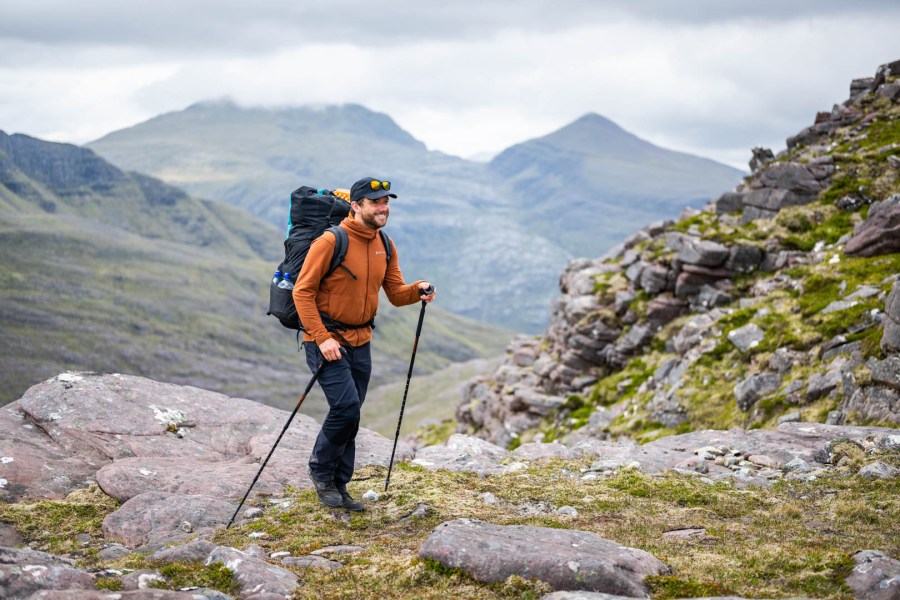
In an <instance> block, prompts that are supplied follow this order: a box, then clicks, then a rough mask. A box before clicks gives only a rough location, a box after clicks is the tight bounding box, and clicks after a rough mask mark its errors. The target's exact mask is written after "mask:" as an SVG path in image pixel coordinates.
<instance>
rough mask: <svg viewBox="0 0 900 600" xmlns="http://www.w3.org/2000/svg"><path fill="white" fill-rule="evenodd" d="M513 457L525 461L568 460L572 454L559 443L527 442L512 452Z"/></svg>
mask: <svg viewBox="0 0 900 600" xmlns="http://www.w3.org/2000/svg"><path fill="white" fill-rule="evenodd" d="M512 453H513V456H515V457H516V458H522V459H525V460H544V459H561V460H569V459H571V458H572V457H573V453H572V451H571V450H569V448H568V447H567V446H564V445H563V444H559V443H550V444H543V443H539V442H529V443H527V444H522V445H521V446H519V447H518V448H516V449H515V450H513V452H512Z"/></svg>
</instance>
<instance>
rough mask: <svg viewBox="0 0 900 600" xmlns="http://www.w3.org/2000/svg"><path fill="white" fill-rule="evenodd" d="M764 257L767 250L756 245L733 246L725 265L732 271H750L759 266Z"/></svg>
mask: <svg viewBox="0 0 900 600" xmlns="http://www.w3.org/2000/svg"><path fill="white" fill-rule="evenodd" d="M764 257H765V252H764V251H763V250H762V249H761V248H757V247H756V246H732V247H731V249H730V250H729V251H728V259H727V260H726V261H725V265H724V266H725V268H726V269H728V270H730V271H736V272H738V273H749V272H751V271H755V270H756V269H758V268H759V265H760V264H762V261H763V258H764Z"/></svg>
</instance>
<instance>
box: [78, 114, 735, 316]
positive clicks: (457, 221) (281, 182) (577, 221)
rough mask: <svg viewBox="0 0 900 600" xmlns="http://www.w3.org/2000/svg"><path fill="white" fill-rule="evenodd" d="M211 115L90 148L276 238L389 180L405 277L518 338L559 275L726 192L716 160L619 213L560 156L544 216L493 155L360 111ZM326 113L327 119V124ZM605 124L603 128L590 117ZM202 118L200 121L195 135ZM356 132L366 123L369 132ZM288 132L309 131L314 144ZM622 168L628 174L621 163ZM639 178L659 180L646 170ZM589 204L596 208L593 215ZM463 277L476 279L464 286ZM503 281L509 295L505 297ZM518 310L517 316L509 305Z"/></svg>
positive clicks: (544, 166) (542, 311)
mask: <svg viewBox="0 0 900 600" xmlns="http://www.w3.org/2000/svg"><path fill="white" fill-rule="evenodd" d="M209 106H211V105H207V104H204V103H200V104H195V105H192V107H191V109H190V110H188V111H179V112H176V113H169V114H167V115H163V116H161V117H157V118H156V119H153V120H151V121H148V122H145V123H142V124H139V125H136V126H134V127H132V128H128V129H125V130H120V131H118V132H113V133H110V134H108V135H106V136H104V137H103V138H101V139H100V140H97V141H95V142H92V143H90V144H88V147H90V148H92V149H94V150H96V151H98V152H99V153H100V154H101V155H103V156H105V157H106V158H107V159H109V160H110V161H111V162H113V163H114V164H119V165H122V166H123V167H125V168H127V169H130V170H137V171H141V172H145V173H148V174H150V175H153V176H156V177H160V178H161V179H163V180H167V181H171V182H173V183H177V184H178V185H181V186H183V187H184V188H185V189H186V190H188V191H189V192H190V193H192V194H195V195H198V196H201V197H205V198H212V199H214V200H218V201H222V202H225V203H229V204H234V205H237V206H241V207H243V208H245V209H247V210H249V211H250V212H252V213H254V214H256V215H258V216H262V217H263V218H265V219H266V220H268V221H270V222H272V223H274V224H276V225H278V226H280V227H284V225H285V223H286V218H287V211H286V209H285V207H286V206H287V197H288V195H289V193H290V191H291V190H292V189H295V188H296V187H298V186H299V185H301V184H306V185H314V186H317V187H349V185H350V182H352V181H354V180H356V179H358V178H359V177H360V176H362V175H366V174H369V175H378V174H382V175H379V176H381V177H385V178H389V179H390V180H391V181H392V182H393V184H394V188H395V190H396V191H397V193H398V195H399V198H398V199H397V201H396V202H395V203H394V204H395V205H396V206H397V208H396V210H395V213H394V214H393V215H392V217H391V222H390V223H389V225H388V228H389V229H390V231H391V235H392V237H394V239H395V240H396V241H397V242H398V244H399V246H400V247H401V248H416V251H415V252H413V253H410V252H408V251H407V252H406V253H405V254H404V265H405V268H409V269H410V271H411V272H417V273H428V277H429V278H430V279H433V280H435V281H436V282H437V283H439V284H440V287H441V290H442V304H443V305H444V306H446V307H447V308H448V309H449V310H451V311H452V312H455V313H457V314H461V315H464V316H467V317H472V318H477V319H487V320H488V321H490V322H492V323H497V324H499V325H502V326H505V327H507V328H510V329H515V330H519V331H522V330H525V331H534V330H537V329H538V328H540V327H542V326H543V325H544V323H545V320H546V306H547V304H548V303H549V302H550V301H551V299H552V296H553V293H554V286H555V281H556V276H557V274H558V273H559V270H560V269H561V268H562V267H563V266H564V264H565V262H566V261H567V260H568V259H570V258H571V257H572V256H578V255H584V253H585V252H587V251H588V249H593V250H595V251H600V250H602V249H605V248H606V247H608V246H609V245H612V244H613V243H615V242H617V241H620V240H621V239H622V238H624V236H625V235H626V233H625V232H626V231H630V230H632V229H633V228H634V227H635V226H639V225H640V224H642V223H645V222H649V221H652V220H655V219H656V218H659V217H660V216H666V215H669V216H672V215H674V214H677V212H678V211H680V210H681V209H682V208H683V206H684V203H685V202H694V203H695V204H698V205H699V204H702V202H706V201H708V199H709V198H711V197H712V196H713V195H714V194H715V193H718V192H719V191H721V189H722V186H721V185H719V184H718V183H707V182H705V179H706V178H705V176H704V175H703V172H702V171H703V170H704V169H713V167H711V166H710V165H709V163H707V162H702V165H703V168H702V169H701V170H700V171H697V170H696V169H694V170H691V169H687V170H685V169H682V170H679V169H677V168H672V169H668V175H666V176H665V177H662V178H661V180H660V182H659V183H658V184H656V183H654V184H653V185H654V186H655V190H656V191H655V192H654V194H656V196H657V198H656V201H655V202H654V203H652V204H650V203H648V204H647V206H645V207H643V208H642V209H641V210H633V209H632V208H630V207H628V206H619V205H617V202H618V204H622V203H623V202H624V200H622V197H623V196H624V192H623V191H622V190H623V189H625V188H626V187H627V186H626V185H625V184H621V185H619V186H618V188H619V191H615V192H609V193H606V192H604V193H600V192H599V191H597V190H598V189H599V188H598V187H597V186H601V187H602V185H605V183H604V181H603V177H600V176H594V177H585V176H583V175H582V174H581V171H585V170H586V171H588V172H590V171H592V170H594V169H595V165H594V164H593V163H591V162H589V159H590V158H591V156H590V153H584V152H581V153H577V152H576V153H575V154H571V153H569V152H567V151H564V149H562V148H561V147H559V145H556V146H548V147H546V148H543V149H542V150H541V151H540V152H538V154H539V155H540V157H542V158H546V160H545V162H544V163H539V164H538V166H539V167H540V168H538V169H537V171H539V172H538V173H536V174H535V177H536V178H537V179H539V180H543V181H547V180H550V179H553V178H554V177H557V178H559V179H560V181H559V182H558V183H556V184H555V185H554V186H551V187H548V188H547V190H546V193H545V194H543V197H542V198H541V202H540V207H539V208H536V207H531V206H528V204H527V203H526V204H523V203H521V201H520V199H521V197H522V196H523V190H521V189H517V187H516V186H515V185H512V184H514V183H515V182H510V181H507V180H506V179H504V177H503V176H502V174H501V173H498V172H497V169H496V168H492V167H491V166H490V165H491V164H493V165H495V166H496V164H497V162H496V161H497V158H495V159H494V161H492V162H491V163H490V164H484V163H477V162H472V161H467V160H465V159H462V158H459V157H454V156H450V155H447V154H444V153H441V152H437V151H429V150H428V149H427V148H426V147H425V146H424V144H421V142H418V141H417V140H414V138H412V136H409V134H405V132H404V133H403V134H400V133H398V129H399V128H398V127H397V126H396V123H394V122H393V121H392V120H390V118H389V117H388V116H386V115H383V114H381V113H375V112H373V111H370V110H369V109H367V108H365V107H361V106H359V105H350V106H349V107H348V106H332V107H328V108H322V107H318V108H316V109H311V108H309V107H294V108H289V109H287V108H282V109H277V108H269V109H245V108H241V107H238V106H237V105H235V104H234V103H228V104H226V105H224V108H223V107H222V106H223V105H221V104H217V105H215V106H217V108H215V109H212V108H209ZM216 111H224V112H226V113H227V115H228V116H227V118H223V117H222V116H221V115H219V116H216V115H215V114H213V113H215V112H216ZM323 114H328V115H330V116H329V117H328V119H330V120H323V118H322V115H323ZM597 119H602V117H597V118H596V119H593V120H597ZM200 120H202V124H199V125H196V126H195V125H194V124H193V122H194V121H200ZM301 121H303V123H301ZM326 121H327V123H326ZM361 121H363V122H365V123H368V125H365V126H360V125H359V124H360V122H361ZM285 124H287V128H285V127H284V126H283V125H285ZM292 128H293V129H292ZM381 128H388V129H389V132H388V134H386V135H385V137H383V138H382V137H379V136H378V135H372V134H371V133H370V132H372V131H380V130H381ZM292 131H305V132H307V133H308V135H309V136H310V137H307V138H304V137H303V136H301V135H296V134H293V133H291V132H292ZM400 131H402V130H400ZM309 132H315V133H309ZM621 135H630V134H627V133H626V132H622V134H621ZM594 137H596V136H594ZM411 140H413V141H411ZM642 143H643V142H642ZM524 147H526V148H527V147H529V146H528V145H527V144H526V145H525V146H524ZM665 156H674V155H669V154H666V155H665ZM697 160H698V161H699V159H697ZM692 164H694V163H692ZM696 164H701V163H696ZM573 165H574V166H573ZM631 166H632V167H633V166H634V165H631ZM714 170H723V172H725V173H726V174H730V175H728V176H729V177H731V179H729V181H730V183H732V184H736V183H737V182H738V181H739V177H738V176H737V174H738V172H737V171H736V170H733V169H731V168H730V167H725V166H721V165H720V166H717V167H715V168H714ZM616 171H617V172H626V173H627V172H628V170H627V169H623V168H621V164H619V165H617V166H616ZM554 172H558V175H555V174H554ZM388 175H389V177H388ZM611 178H612V176H610V179H611ZM567 179H568V181H567ZM641 179H643V180H646V181H651V180H653V179H654V178H652V177H647V176H646V170H644V171H641ZM682 179H684V180H692V181H693V184H694V188H700V189H701V190H705V191H704V192H703V193H698V192H697V190H696V189H692V190H691V193H689V194H684V193H680V194H674V195H673V194H671V193H669V192H668V191H667V190H668V187H671V186H670V185H669V183H667V182H671V184H672V185H674V186H675V187H679V186H681V187H684V186H683V184H682V183H680V182H679V181H680V180H682ZM567 183H568V187H567V185H566V184H567ZM634 185H635V186H638V187H640V185H647V184H646V183H641V182H640V181H636V182H635V183H634ZM576 192H577V193H576ZM525 193H526V195H527V193H528V190H525ZM573 194H574V195H573ZM570 195H571V196H572V198H571V199H569V198H568V196H570ZM625 197H626V198H627V199H628V200H629V202H630V203H632V204H634V202H633V201H634V199H635V197H637V198H641V199H646V198H647V195H646V194H641V193H640V192H639V191H638V192H636V193H635V194H631V195H628V196H625ZM701 198H702V200H701ZM580 204H584V205H586V206H587V207H588V208H587V212H585V210H584V209H582V208H581V207H579V206H578V205H580ZM604 211H605V212H607V213H609V212H613V213H621V215H619V216H618V217H616V218H613V219H601V218H599V217H598V214H597V213H598V212H604ZM548 214H549V215H552V217H553V218H548ZM546 223H550V224H551V225H552V227H551V226H548V225H546ZM598 224H599V225H601V226H599V227H598ZM595 230H596V231H598V232H599V233H595V232H594V231H595ZM486 257H494V258H493V259H492V260H486ZM522 258H525V260H522ZM461 272H465V273H468V274H469V277H468V278H467V279H461V278H459V277H457V276H456V274H458V273H461ZM496 282H509V284H508V285H507V286H506V288H505V289H499V288H498V286H497V284H496ZM510 302H512V303H514V304H515V305H516V307H517V309H516V310H512V309H510V308H509V303H510Z"/></svg>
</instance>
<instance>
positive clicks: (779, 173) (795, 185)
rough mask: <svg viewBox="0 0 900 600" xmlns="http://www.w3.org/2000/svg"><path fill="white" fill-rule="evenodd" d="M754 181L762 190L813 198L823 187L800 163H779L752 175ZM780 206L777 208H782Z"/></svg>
mask: <svg viewBox="0 0 900 600" xmlns="http://www.w3.org/2000/svg"><path fill="white" fill-rule="evenodd" d="M754 178H755V180H756V181H757V182H758V183H759V184H760V185H761V186H762V187H764V188H774V189H777V190H787V191H791V192H794V193H795V194H798V195H804V196H809V195H812V196H813V200H815V195H816V194H818V193H819V192H820V191H821V190H822V189H823V185H822V183H820V182H819V181H818V179H817V178H816V177H815V175H813V174H812V172H811V171H810V170H809V168H808V167H807V166H806V165H804V164H801V163H795V162H781V163H777V164H774V165H771V166H769V167H768V168H766V169H764V170H762V171H760V172H759V173H755V174H754ZM783 206H784V205H780V206H778V207H777V208H782V207H783Z"/></svg>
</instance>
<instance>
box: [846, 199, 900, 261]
mask: <svg viewBox="0 0 900 600" xmlns="http://www.w3.org/2000/svg"><path fill="white" fill-rule="evenodd" d="M844 251H845V252H846V253H847V254H849V255H851V256H879V255H881V254H890V253H892V252H900V194H894V195H893V196H891V197H890V198H888V199H887V200H884V201H882V202H876V203H875V204H873V205H872V207H871V208H870V209H869V217H868V218H867V219H866V220H865V221H864V222H863V223H861V224H860V226H859V227H857V229H856V232H855V233H854V235H853V237H852V238H850V240H849V241H848V242H847V246H846V248H845V249H844Z"/></svg>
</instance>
